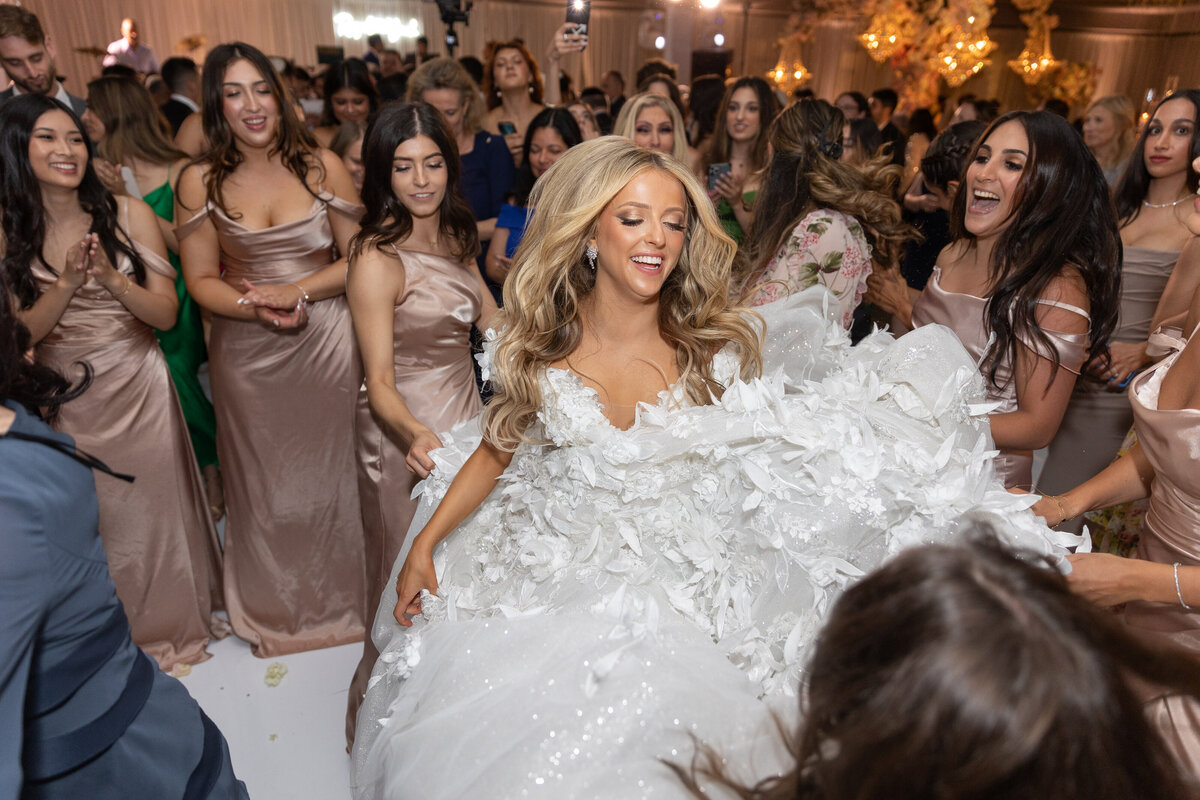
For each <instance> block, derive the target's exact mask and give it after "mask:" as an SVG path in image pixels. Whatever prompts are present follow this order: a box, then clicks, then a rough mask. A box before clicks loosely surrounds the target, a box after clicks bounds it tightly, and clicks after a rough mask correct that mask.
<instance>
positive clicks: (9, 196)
mask: <svg viewBox="0 0 1200 800" xmlns="http://www.w3.org/2000/svg"><path fill="white" fill-rule="evenodd" d="M50 111H62V112H63V113H65V114H66V115H67V116H68V117H70V118H71V122H72V123H73V124H74V125H75V127H76V128H77V129H78V130H79V135H80V136H81V137H82V138H83V143H84V145H85V146H86V147H87V151H88V153H89V154H90V153H91V152H92V141H91V139H89V138H88V135H87V130H86V129H85V128H84V125H83V122H82V121H81V120H80V119H79V117H77V116H75V112H73V111H72V110H71V109H69V108H67V107H66V106H64V105H63V104H62V103H59V102H58V101H57V100H54V99H52V98H50V97H47V96H46V95H42V94H33V93H30V94H23V95H21V96H20V97H14V98H13V99H12V100H9V101H8V102H7V103H5V104H4V105H3V106H0V164H2V165H3V168H2V169H0V207H2V208H3V209H4V216H3V231H4V242H5V250H4V258H3V261H2V262H0V263H2V264H3V268H4V269H3V271H4V278H5V279H6V280H7V281H8V285H9V288H10V289H11V291H12V292H13V294H15V295H16V297H17V301H18V302H19V303H20V306H21V307H22V308H28V307H29V306H32V305H33V304H34V303H35V302H37V299H38V297H39V296H40V295H41V290H40V289H39V288H38V285H37V280H35V279H34V277H33V269H32V267H33V263H34V261H35V260H37V261H40V262H41V263H42V265H43V266H45V267H46V269H48V270H50V271H51V272H52V273H54V274H56V275H57V274H58V269H57V268H55V267H54V266H52V265H51V262H50V261H47V260H46V256H45V254H44V253H43V252H42V248H43V247H44V246H45V244H46V212H45V209H44V208H43V206H42V188H41V185H40V184H39V183H38V181H37V178H35V177H34V175H33V167H32V166H31V165H30V163H29V139H30V135H31V133H32V132H33V128H34V126H35V125H36V124H37V121H38V119H40V118H41V116H42V115H43V114H46V113H48V112H50ZM78 192H79V206H80V208H82V209H83V210H84V211H85V212H86V213H88V214H89V215H91V218H92V225H91V227H90V228H89V229H88V230H89V232H90V233H97V234H99V235H100V246H101V247H103V248H104V253H105V255H106V256H108V260H109V261H110V262H112V263H113V264H116V263H118V261H117V260H118V258H119V257H120V256H125V257H126V258H128V259H129V261H130V263H131V264H132V265H133V274H134V278H135V280H136V281H137V282H138V284H139V285H140V284H141V283H143V282H144V281H145V279H146V265H145V264H144V263H143V261H142V257H141V256H139V255H138V254H137V250H136V249H135V248H134V246H133V241H132V240H131V239H130V238H129V234H127V233H126V232H125V231H123V230H122V229H121V226H120V223H119V222H118V221H117V201H116V200H115V199H114V198H113V196H112V195H111V194H109V192H108V190H107V189H105V188H104V184H102V183H101V182H100V179H99V178H98V177H97V176H96V171H95V169H93V168H92V160H91V156H90V155H89V157H88V160H87V163H86V164H85V165H84V170H83V179H82V180H81V181H80V182H79V189H78ZM60 257H61V255H60V254H55V259H54V260H56V261H57V259H58V258H60Z"/></svg>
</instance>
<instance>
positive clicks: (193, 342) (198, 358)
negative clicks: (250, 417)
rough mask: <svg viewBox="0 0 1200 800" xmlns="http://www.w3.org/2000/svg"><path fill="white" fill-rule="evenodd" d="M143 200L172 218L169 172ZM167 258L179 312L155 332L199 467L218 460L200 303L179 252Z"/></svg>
mask: <svg viewBox="0 0 1200 800" xmlns="http://www.w3.org/2000/svg"><path fill="white" fill-rule="evenodd" d="M142 200H143V201H144V202H145V203H146V205H148V206H150V208H151V209H153V210H154V213H155V214H157V215H158V216H159V217H160V218H162V219H164V220H166V221H167V222H174V221H175V190H174V189H173V188H172V187H171V173H170V170H168V171H167V181H166V183H164V184H163V185H162V186H159V187H158V188H157V189H154V190H153V191H151V192H150V193H149V194H147V195H145V196H144V197H143V198H142ZM167 259H168V260H169V261H170V262H171V266H172V267H174V268H175V296H176V297H177V298H178V299H179V315H178V316H177V317H176V318H175V327H173V328H171V329H170V330H166V331H156V335H157V336H158V344H159V346H160V347H162V351H163V355H164V356H166V357H167V366H168V367H169V368H170V370H171V380H172V381H174V382H175V391H176V393H177V394H178V395H179V405H180V407H181V408H183V417H184V419H186V420H187V426H188V435H189V436H191V438H192V450H193V451H194V452H195V454H196V461H197V462H198V463H199V464H200V466H201V467H207V466H209V465H210V464H216V463H217V420H216V416H215V415H214V413H213V405H212V403H211V402H210V401H209V399H208V395H206V394H205V393H204V389H203V388H202V387H201V386H200V379H199V377H198V374H199V372H200V365H201V364H203V363H204V362H205V361H206V360H208V351H207V350H206V348H205V346H204V326H203V324H202V323H201V321H200V306H198V305H196V301H195V300H193V299H192V296H191V295H190V294H188V291H187V287H186V286H185V285H184V283H183V272H182V271H181V270H180V268H179V255H178V254H176V253H171V252H168V253H167Z"/></svg>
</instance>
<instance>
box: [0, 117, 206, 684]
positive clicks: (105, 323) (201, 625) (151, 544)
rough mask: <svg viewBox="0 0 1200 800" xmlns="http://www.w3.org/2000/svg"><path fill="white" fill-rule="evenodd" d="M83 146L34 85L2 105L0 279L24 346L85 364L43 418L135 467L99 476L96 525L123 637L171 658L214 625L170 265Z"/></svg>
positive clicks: (189, 658)
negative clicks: (126, 625)
mask: <svg viewBox="0 0 1200 800" xmlns="http://www.w3.org/2000/svg"><path fill="white" fill-rule="evenodd" d="M91 147H92V144H91V141H90V140H89V139H88V136H87V134H86V132H85V131H84V127H83V123H82V122H81V121H80V120H79V119H78V118H76V117H75V115H74V114H72V113H71V112H69V111H67V110H66V109H65V108H64V107H63V106H62V105H60V104H59V103H57V102H55V101H54V100H52V99H49V98H47V97H45V96H44V95H38V94H29V95H22V96H21V97H19V98H15V99H13V100H10V101H9V102H8V103H6V104H5V105H4V107H3V109H0V158H2V161H0V163H3V164H4V166H5V169H4V178H3V181H0V206H3V208H4V224H3V227H4V241H5V242H6V243H7V247H6V249H5V251H4V259H3V263H4V278H5V279H6V280H7V281H8V284H9V286H10V287H11V289H12V291H13V293H14V294H15V295H16V298H17V304H18V305H19V307H20V309H21V310H20V312H19V316H20V317H21V320H22V322H24V323H25V325H26V326H27V327H28V328H29V330H30V332H31V334H32V337H33V341H34V342H36V343H37V348H36V357H37V360H38V361H39V362H41V363H43V364H45V365H46V366H48V367H50V368H52V369H54V370H56V371H57V372H59V373H61V374H64V375H72V376H75V377H78V375H79V372H80V369H81V368H82V369H84V370H90V371H91V372H92V374H93V376H94V378H93V381H92V385H91V387H90V388H89V389H88V390H87V391H86V392H85V393H84V394H83V395H82V396H81V397H79V398H78V399H75V400H72V401H71V402H69V403H67V404H65V405H64V406H63V409H62V413H61V414H60V415H59V418H58V421H57V423H56V424H57V427H58V429H59V430H60V431H62V432H64V433H67V434H70V435H71V436H72V437H74V438H75V440H76V442H77V443H78V445H79V447H80V448H81V449H83V450H86V451H88V452H90V453H92V454H94V455H96V456H97V457H99V458H100V459H101V460H103V461H105V462H107V463H108V464H109V465H111V466H112V467H113V469H115V470H117V471H119V472H128V473H133V474H134V475H135V476H136V478H137V480H136V481H135V482H134V483H133V484H127V483H123V482H121V481H118V480H116V479H115V478H113V477H111V476H108V475H97V477H96V490H97V493H98V494H99V497H100V535H101V538H102V539H103V541H104V546H105V550H106V551H107V553H108V561H109V566H110V569H111V571H112V576H113V580H114V582H115V583H116V585H117V593H118V594H119V596H120V598H121V600H122V602H123V603H124V604H125V609H126V612H127V613H128V615H129V619H130V622H131V624H132V625H133V640H134V641H135V642H136V643H137V644H138V645H139V646H140V647H141V648H142V649H143V650H145V651H146V652H147V653H149V654H150V655H151V656H153V657H154V658H155V659H156V660H157V661H158V663H159V666H160V667H161V668H162V669H171V668H172V667H173V666H174V665H176V664H194V663H197V662H200V661H204V660H205V659H207V658H208V654H207V653H206V652H205V646H206V645H207V644H208V641H209V639H210V638H213V637H219V636H223V635H225V633H226V632H227V628H225V627H224V626H223V624H222V623H221V622H220V621H219V620H217V619H215V618H214V617H213V616H212V612H213V611H214V610H215V609H217V608H219V607H220V606H221V593H220V582H219V575H220V568H219V563H218V562H219V559H218V547H217V537H216V531H215V530H214V529H213V526H212V520H211V519H210V518H209V515H208V511H207V508H206V506H207V501H206V499H205V496H204V490H203V488H202V486H201V482H200V473H199V470H198V469H197V468H196V463H195V458H194V457H193V455H192V448H191V443H190V442H189V441H188V435H187V425H186V424H185V422H184V418H183V413H182V412H181V411H180V409H179V401H178V400H177V399H176V395H175V389H174V387H173V386H172V384H171V377H170V373H169V372H168V370H167V364H166V361H165V360H164V358H163V355H162V351H161V350H159V348H158V343H157V342H156V341H155V338H154V332H153V329H154V328H158V329H160V330H161V329H165V328H169V327H171V326H172V325H173V324H174V323H175V313H176V309H177V303H176V299H175V287H174V285H173V284H172V279H173V278H174V277H175V270H174V269H172V267H171V265H170V264H169V263H168V262H167V259H166V255H167V250H166V247H165V246H164V245H163V240H162V235H161V234H160V233H159V229H158V223H157V218H156V217H155V215H154V212H152V211H151V210H150V209H149V208H148V207H147V206H146V204H145V203H142V202H140V201H138V200H131V199H129V198H126V197H122V198H119V199H114V198H113V197H112V195H110V194H109V193H108V192H107V191H106V190H105V189H104V187H103V185H102V184H101V182H100V180H99V178H98V177H97V176H96V172H95V170H94V169H93V167H92V162H91V158H90V155H89V154H90V152H91ZM64 253H65V254H66V257H65V258H64V257H63V254H64ZM81 365H86V366H82V367H81Z"/></svg>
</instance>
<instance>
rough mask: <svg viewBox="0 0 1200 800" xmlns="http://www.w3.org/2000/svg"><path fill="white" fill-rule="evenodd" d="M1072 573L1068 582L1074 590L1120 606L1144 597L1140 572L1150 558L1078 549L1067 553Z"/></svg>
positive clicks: (1097, 603) (1105, 603)
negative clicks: (1084, 551) (1073, 553)
mask: <svg viewBox="0 0 1200 800" xmlns="http://www.w3.org/2000/svg"><path fill="white" fill-rule="evenodd" d="M1067 560H1068V561H1070V562H1071V574H1070V575H1068V576H1067V583H1068V584H1069V585H1070V587H1071V589H1072V591H1074V592H1075V593H1076V594H1078V595H1079V596H1081V597H1083V598H1084V599H1086V600H1090V601H1091V602H1093V603H1095V604H1096V605H1098V606H1105V607H1109V606H1117V605H1120V604H1122V603H1128V602H1129V601H1130V600H1139V599H1141V597H1140V595H1139V593H1138V591H1137V589H1136V585H1137V580H1136V578H1137V573H1138V572H1140V571H1141V570H1144V569H1145V568H1146V567H1147V565H1149V566H1155V565H1153V564H1152V563H1151V562H1149V561H1142V560H1140V559H1135V558H1121V557H1120V556H1114V555H1109V554H1108V553H1078V554H1076V555H1070V556H1067Z"/></svg>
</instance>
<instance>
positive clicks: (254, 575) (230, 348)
mask: <svg viewBox="0 0 1200 800" xmlns="http://www.w3.org/2000/svg"><path fill="white" fill-rule="evenodd" d="M202 82H203V94H204V103H203V107H204V111H203V114H204V133H205V137H206V138H207V140H208V141H209V142H211V143H212V148H211V149H210V150H209V152H208V153H207V154H206V155H204V156H203V157H202V158H200V159H199V160H197V161H196V162H193V163H192V164H190V165H189V166H188V167H187V168H185V169H184V171H183V173H182V174H181V175H180V177H179V185H178V190H177V197H176V210H175V218H176V220H186V221H185V222H184V223H183V224H182V225H181V226H180V227H179V228H178V235H179V247H180V256H181V258H182V261H183V273H184V278H185V279H186V280H187V288H188V291H189V293H191V295H192V297H194V298H195V299H196V302H197V303H199V304H200V305H201V306H202V307H204V308H207V309H208V310H209V311H211V312H212V314H213V323H212V339H211V343H210V347H209V352H210V365H211V367H210V368H211V370H212V390H213V400H214V403H215V405H216V411H217V453H218V455H219V456H220V459H221V465H222V468H223V470H224V473H225V503H226V510H227V513H228V521H227V523H226V529H225V555H226V558H225V586H226V598H227V600H228V603H229V619H230V622H232V623H233V629H234V632H235V633H237V635H238V636H240V637H242V638H243V639H245V640H247V641H248V642H250V644H251V645H252V647H253V649H254V653H255V655H258V656H261V657H267V656H276V655H282V654H286V653H294V652H297V651H300V650H311V649H314V648H319V647H331V646H333V645H339V644H346V643H348V642H355V641H358V640H359V639H360V638H361V637H362V633H363V621H362V609H363V586H362V575H363V563H362V558H363V549H362V518H361V512H360V509H359V503H358V487H357V485H356V484H355V480H354V463H355V460H354V409H355V405H356V403H357V399H358V389H359V385H360V384H361V382H362V370H361V367H360V364H359V359H358V351H357V348H356V347H355V343H354V331H353V328H352V325H351V322H350V312H349V309H348V308H347V306H346V300H345V298H344V297H343V296H342V294H343V292H344V287H345V275H346V262H345V260H339V258H338V253H345V252H346V248H347V246H348V245H349V242H350V237H351V236H353V235H354V233H355V232H356V231H357V230H358V225H357V220H358V217H359V214H360V213H361V207H360V206H359V205H358V195H357V194H356V193H355V191H354V185H353V184H352V183H351V180H350V176H349V175H348V174H347V173H346V168H345V167H344V166H342V162H341V159H339V158H338V157H337V156H336V155H334V154H333V153H332V152H330V151H328V150H324V149H321V148H318V147H317V146H316V144H315V143H314V142H313V140H312V138H311V137H310V136H309V135H308V133H307V132H306V131H305V130H304V128H303V126H302V125H301V124H300V122H299V120H297V118H296V116H295V113H294V112H293V110H292V107H291V105H290V104H289V103H287V102H285V100H284V91H283V86H282V84H281V83H280V80H279V76H278V75H276V73H275V70H274V69H272V68H271V64H270V62H269V61H267V59H266V57H265V56H263V54H262V53H260V52H259V51H258V50H256V49H254V48H253V47H250V46H249V45H246V44H243V43H241V42H234V43H232V44H223V45H220V46H218V47H216V48H214V49H213V51H212V52H211V53H210V54H209V56H208V60H207V61H206V62H205V64H204V74H203V79H202ZM221 265H224V266H225V267H226V271H225V273H224V274H223V275H222V273H221V271H220V267H221Z"/></svg>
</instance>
